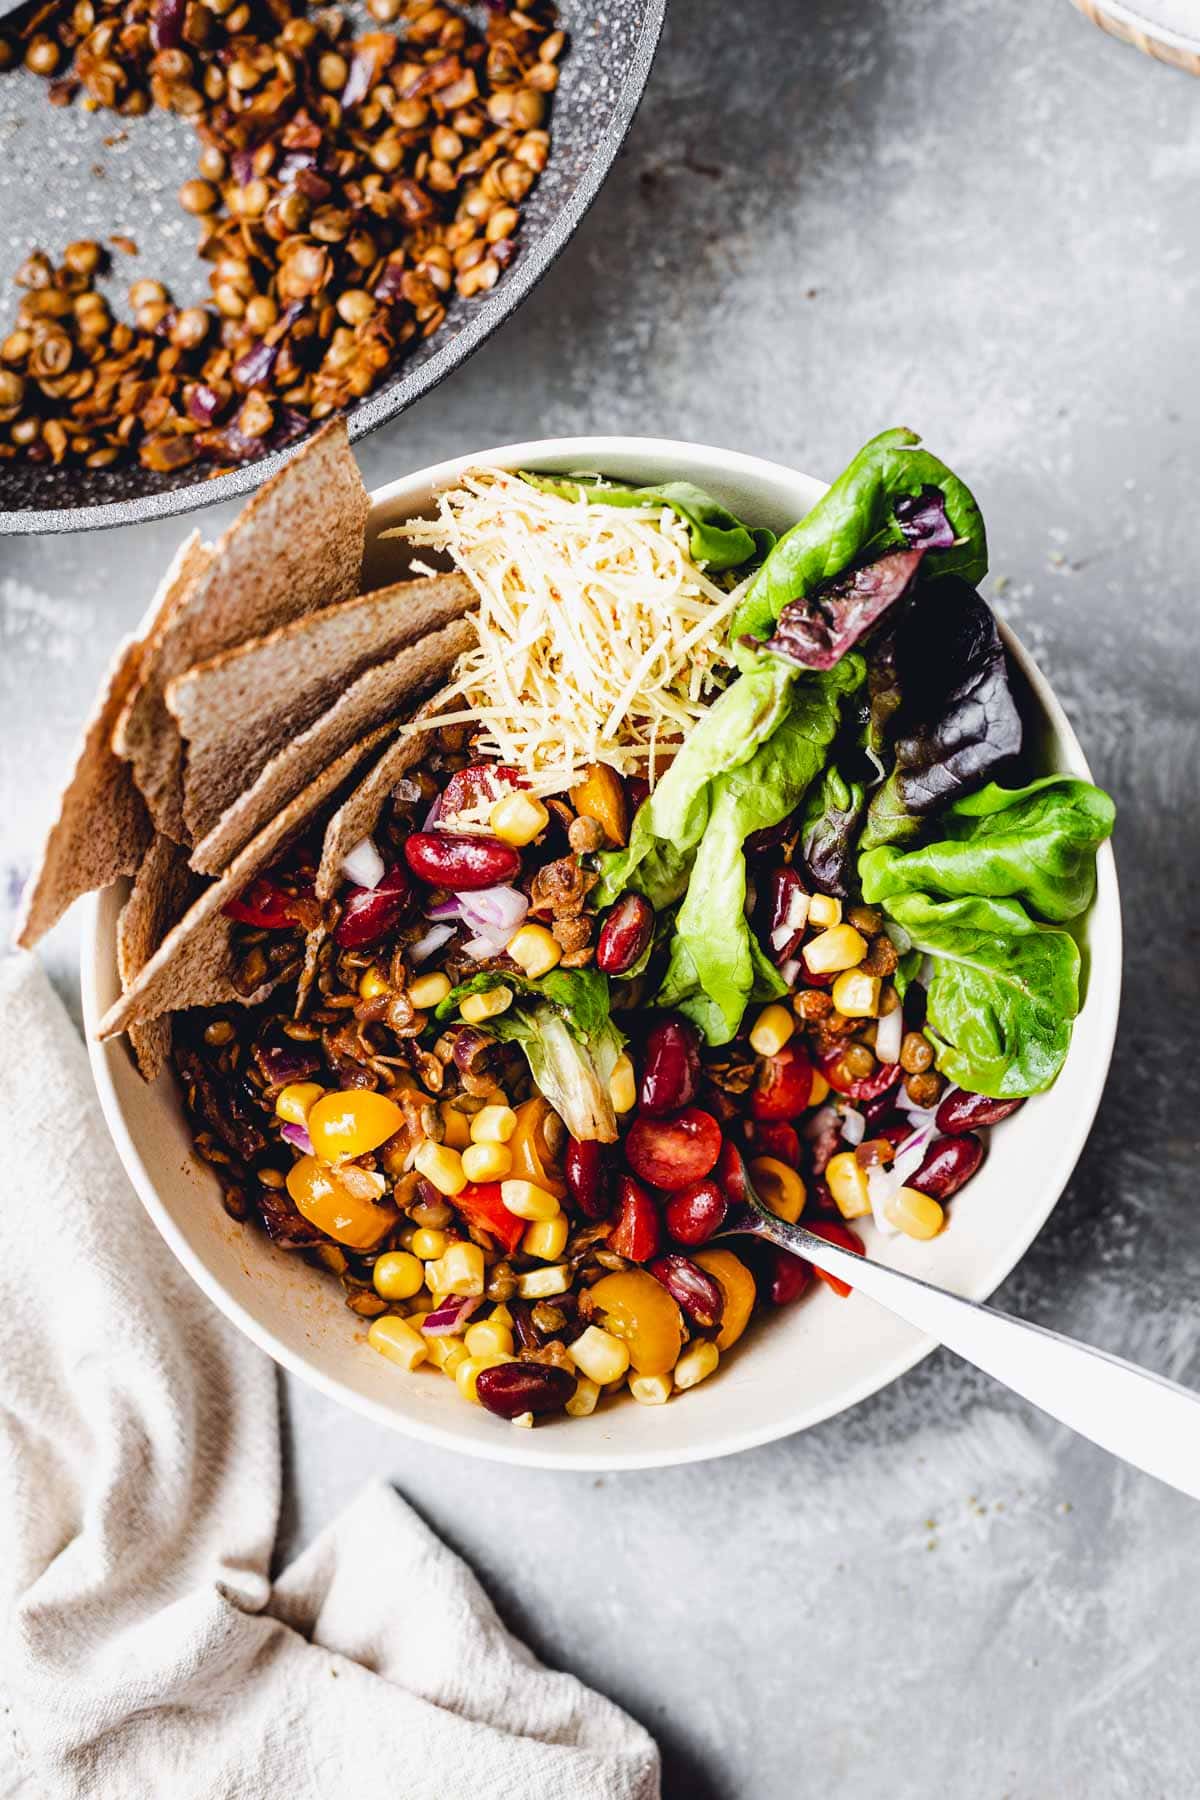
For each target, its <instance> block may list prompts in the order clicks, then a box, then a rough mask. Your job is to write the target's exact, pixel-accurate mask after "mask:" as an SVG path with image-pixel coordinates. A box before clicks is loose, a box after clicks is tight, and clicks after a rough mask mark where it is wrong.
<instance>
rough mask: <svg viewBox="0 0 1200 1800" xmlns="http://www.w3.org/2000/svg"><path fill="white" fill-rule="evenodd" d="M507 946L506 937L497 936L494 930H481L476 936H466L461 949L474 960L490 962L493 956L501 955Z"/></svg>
mask: <svg viewBox="0 0 1200 1800" xmlns="http://www.w3.org/2000/svg"><path fill="white" fill-rule="evenodd" d="M507 946H508V939H507V938H506V937H497V935H496V934H495V932H481V933H480V935H479V936H478V937H473V938H468V939H467V941H466V943H465V944H464V945H463V949H464V950H465V951H466V953H467V955H468V956H471V957H474V959H475V961H476V962H490V961H491V959H492V957H493V956H503V954H504V952H505V949H506V948H507Z"/></svg>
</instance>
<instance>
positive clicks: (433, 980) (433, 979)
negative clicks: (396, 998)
mask: <svg viewBox="0 0 1200 1800" xmlns="http://www.w3.org/2000/svg"><path fill="white" fill-rule="evenodd" d="M449 992H450V977H449V976H448V975H443V974H441V973H440V972H439V973H437V974H433V975H418V976H417V979H416V980H415V981H410V982H409V984H408V998H409V1001H410V1002H411V1004H412V1005H413V1006H415V1007H416V1009H417V1011H418V1012H428V1011H429V1008H430V1007H431V1006H440V1005H441V1003H442V1001H443V1000H444V999H445V998H446V995H447V994H448V993H449Z"/></svg>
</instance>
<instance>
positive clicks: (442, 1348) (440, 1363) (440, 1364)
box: [425, 1333, 468, 1375]
mask: <svg viewBox="0 0 1200 1800" xmlns="http://www.w3.org/2000/svg"><path fill="white" fill-rule="evenodd" d="M425 1343H426V1345H427V1352H426V1353H427V1355H428V1357H429V1360H430V1362H431V1363H432V1364H433V1366H434V1368H435V1369H441V1370H442V1371H443V1372H444V1373H445V1374H447V1375H453V1373H454V1371H455V1369H456V1368H457V1367H458V1365H459V1363H460V1362H462V1361H463V1359H464V1358H465V1357H466V1356H467V1355H468V1351H467V1347H466V1345H465V1344H464V1343H463V1341H462V1339H461V1338H460V1337H453V1336H451V1335H449V1334H448V1333H447V1334H445V1335H443V1334H441V1333H439V1334H438V1336H437V1337H431V1338H426V1339H425Z"/></svg>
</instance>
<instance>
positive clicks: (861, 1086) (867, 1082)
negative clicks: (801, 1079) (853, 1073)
mask: <svg viewBox="0 0 1200 1800" xmlns="http://www.w3.org/2000/svg"><path fill="white" fill-rule="evenodd" d="M784 1054H786V1052H785V1053H784ZM841 1058H842V1053H841V1051H840V1050H833V1051H831V1052H830V1053H829V1055H828V1056H822V1057H820V1058H819V1061H820V1064H821V1073H822V1075H824V1077H825V1079H826V1081H827V1082H828V1083H829V1085H830V1087H831V1088H833V1090H834V1092H835V1093H838V1094H845V1096H846V1098H847V1099H848V1100H878V1098H879V1096H880V1094H886V1093H887V1091H888V1089H889V1088H892V1087H895V1085H896V1083H897V1082H898V1081H899V1079H900V1077H901V1076H902V1075H903V1073H904V1070H903V1069H902V1068H901V1066H900V1064H899V1063H898V1062H894V1063H880V1065H879V1067H878V1068H877V1069H876V1070H875V1071H874V1073H873V1074H870V1075H863V1076H861V1077H860V1078H859V1079H858V1080H857V1081H848V1080H847V1079H846V1077H845V1076H844V1075H843V1074H842V1072H841V1070H840V1068H839V1067H838V1065H839V1063H840V1062H841Z"/></svg>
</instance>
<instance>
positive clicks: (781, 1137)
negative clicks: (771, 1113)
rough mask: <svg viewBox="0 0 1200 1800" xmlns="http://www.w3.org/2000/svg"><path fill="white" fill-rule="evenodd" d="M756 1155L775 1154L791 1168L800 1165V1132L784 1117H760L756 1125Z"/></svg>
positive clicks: (754, 1138)
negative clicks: (783, 1118)
mask: <svg viewBox="0 0 1200 1800" xmlns="http://www.w3.org/2000/svg"><path fill="white" fill-rule="evenodd" d="M752 1147H753V1151H754V1154H755V1156H775V1157H778V1159H779V1161H780V1162H784V1163H786V1164H787V1166H788V1168H789V1169H798V1168H799V1167H800V1134H799V1133H798V1132H797V1130H796V1127H795V1126H794V1125H788V1124H787V1123H785V1121H784V1120H782V1119H760V1120H759V1121H758V1122H757V1123H756V1124H755V1126H754V1137H753V1143H752Z"/></svg>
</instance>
